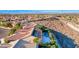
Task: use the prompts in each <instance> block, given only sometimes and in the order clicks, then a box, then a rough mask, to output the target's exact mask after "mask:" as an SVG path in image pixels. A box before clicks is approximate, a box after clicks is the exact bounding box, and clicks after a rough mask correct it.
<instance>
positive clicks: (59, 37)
mask: <svg viewBox="0 0 79 59" xmlns="http://www.w3.org/2000/svg"><path fill="white" fill-rule="evenodd" d="M51 33H53V34H54V35H55V38H56V39H55V40H56V43H57V44H58V46H59V47H60V48H75V46H76V44H74V41H73V40H72V39H71V38H69V37H67V36H66V35H64V34H62V33H60V32H57V31H53V32H51ZM33 35H34V36H36V37H38V35H39V33H37V32H36V31H34V33H33ZM41 41H42V42H43V43H50V38H49V36H48V32H43V34H42V40H41Z"/></svg>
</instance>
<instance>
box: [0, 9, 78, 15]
mask: <svg viewBox="0 0 79 59" xmlns="http://www.w3.org/2000/svg"><path fill="white" fill-rule="evenodd" d="M45 13H49V14H53V13H79V10H0V14H45Z"/></svg>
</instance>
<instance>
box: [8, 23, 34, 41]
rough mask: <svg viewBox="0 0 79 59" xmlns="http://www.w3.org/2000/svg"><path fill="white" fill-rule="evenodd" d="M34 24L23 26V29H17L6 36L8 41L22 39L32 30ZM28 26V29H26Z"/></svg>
mask: <svg viewBox="0 0 79 59" xmlns="http://www.w3.org/2000/svg"><path fill="white" fill-rule="evenodd" d="M34 26H35V25H33V24H31V25H29V26H25V27H24V28H23V29H21V30H19V31H17V32H16V33H15V34H14V35H12V36H10V37H8V38H7V39H8V40H10V41H14V40H18V39H22V38H24V37H25V36H27V35H31V34H30V32H31V30H33V28H34ZM27 28H28V29H27Z"/></svg>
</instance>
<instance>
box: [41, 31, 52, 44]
mask: <svg viewBox="0 0 79 59" xmlns="http://www.w3.org/2000/svg"><path fill="white" fill-rule="evenodd" d="M42 42H43V43H50V38H49V35H48V32H43V34H42Z"/></svg>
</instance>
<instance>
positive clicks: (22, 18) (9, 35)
mask: <svg viewBox="0 0 79 59" xmlns="http://www.w3.org/2000/svg"><path fill="white" fill-rule="evenodd" d="M78 47H79V14H78V13H61V14H59V13H58V14H57V13H56V14H55V13H54V14H53V13H51V14H27V13H25V14H20V13H19V14H0V48H78Z"/></svg>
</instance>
